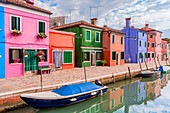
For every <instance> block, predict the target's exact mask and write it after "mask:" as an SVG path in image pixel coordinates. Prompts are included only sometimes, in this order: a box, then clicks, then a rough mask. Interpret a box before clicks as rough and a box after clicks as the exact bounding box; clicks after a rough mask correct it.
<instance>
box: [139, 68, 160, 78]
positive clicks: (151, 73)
mask: <svg viewBox="0 0 170 113" xmlns="http://www.w3.org/2000/svg"><path fill="white" fill-rule="evenodd" d="M160 73H161V72H160V71H153V70H148V71H142V72H141V73H139V75H141V76H142V77H155V76H159V75H160Z"/></svg>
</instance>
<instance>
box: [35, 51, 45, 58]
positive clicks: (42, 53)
mask: <svg viewBox="0 0 170 113" xmlns="http://www.w3.org/2000/svg"><path fill="white" fill-rule="evenodd" d="M44 55H45V53H44V52H42V51H39V52H37V54H36V55H35V56H38V57H40V58H41V57H43V56H44Z"/></svg>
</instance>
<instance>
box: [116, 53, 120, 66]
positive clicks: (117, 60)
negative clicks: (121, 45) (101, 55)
mask: <svg viewBox="0 0 170 113" xmlns="http://www.w3.org/2000/svg"><path fill="white" fill-rule="evenodd" d="M116 65H119V54H118V53H117V54H116Z"/></svg>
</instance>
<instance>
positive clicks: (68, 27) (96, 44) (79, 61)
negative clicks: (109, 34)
mask: <svg viewBox="0 0 170 113" xmlns="http://www.w3.org/2000/svg"><path fill="white" fill-rule="evenodd" d="M96 20H97V19H96V18H94V19H91V21H92V23H88V22H85V21H78V22H74V23H70V24H65V25H63V26H59V27H54V28H52V29H54V30H62V31H67V32H73V33H76V34H75V66H76V67H83V66H84V64H85V66H87V67H89V66H99V65H101V60H102V59H103V47H102V30H103V28H102V27H98V26H96Z"/></svg>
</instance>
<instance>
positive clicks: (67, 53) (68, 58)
mask: <svg viewBox="0 0 170 113" xmlns="http://www.w3.org/2000/svg"><path fill="white" fill-rule="evenodd" d="M64 63H72V51H64Z"/></svg>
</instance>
